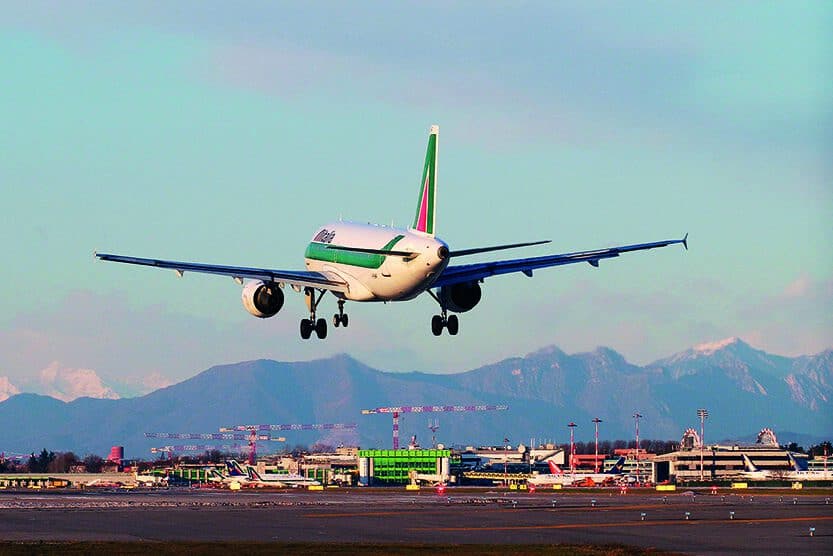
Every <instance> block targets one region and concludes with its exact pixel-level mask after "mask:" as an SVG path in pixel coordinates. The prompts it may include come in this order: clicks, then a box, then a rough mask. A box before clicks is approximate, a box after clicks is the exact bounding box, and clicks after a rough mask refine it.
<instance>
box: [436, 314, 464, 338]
mask: <svg viewBox="0 0 833 556" xmlns="http://www.w3.org/2000/svg"><path fill="white" fill-rule="evenodd" d="M446 313H447V312H446V311H445V309H443V312H442V314H441V315H434V316H433V317H431V332H433V333H434V336H439V335H440V334H442V333H443V328H446V329H448V333H449V334H451V335H452V336H456V335H457V332H458V331H459V330H460V321H458V320H457V315H447V314H446Z"/></svg>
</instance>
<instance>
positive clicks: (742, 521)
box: [408, 516, 833, 532]
mask: <svg viewBox="0 0 833 556" xmlns="http://www.w3.org/2000/svg"><path fill="white" fill-rule="evenodd" d="M831 520H833V516H816V517H770V518H762V519H731V520H730V519H701V520H688V521H686V520H684V519H675V520H673V521H624V522H620V523H559V524H553V525H498V526H495V527H409V528H408V530H409V531H447V532H453V531H528V530H534V529H588V528H604V527H632V526H634V525H638V526H642V527H645V526H653V525H714V524H716V523H720V524H728V523H733V524H749V523H786V522H796V521H831Z"/></svg>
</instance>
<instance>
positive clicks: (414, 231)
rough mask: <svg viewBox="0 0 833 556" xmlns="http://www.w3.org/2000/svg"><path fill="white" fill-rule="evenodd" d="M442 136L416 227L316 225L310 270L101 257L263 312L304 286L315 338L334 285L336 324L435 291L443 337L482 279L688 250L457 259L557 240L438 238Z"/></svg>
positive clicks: (428, 167)
mask: <svg viewBox="0 0 833 556" xmlns="http://www.w3.org/2000/svg"><path fill="white" fill-rule="evenodd" d="M438 137H439V127H438V126H436V125H434V126H431V130H430V132H429V136H428V150H427V152H426V155H425V164H424V167H423V172H422V181H421V182H420V189H419V202H418V204H417V210H416V216H415V217H414V222H413V226H412V227H411V228H408V229H404V228H401V229H400V228H394V227H388V226H380V225H372V224H356V223H350V222H341V221H339V222H332V223H329V224H325V225H324V226H322V227H320V228H318V229H317V230H316V232H315V234H314V235H313V237H312V241H311V242H310V243H309V245H307V248H306V252H305V255H304V256H305V263H306V270H303V271H294V270H276V269H270V268H252V267H238V266H225V265H214V264H205V263H191V262H182V261H167V260H159V259H147V258H139V257H131V256H124V255H113V254H105V253H96V255H95V256H96V257H97V258H98V259H100V260H102V261H113V262H119V263H127V264H135V265H144V266H155V267H158V268H165V269H171V270H173V271H175V272H176V274H177V275H178V276H182V275H183V273H185V272H201V273H206V274H218V275H221V276H230V277H231V278H233V279H234V280H235V281H236V282H237V283H238V284H240V285H242V286H243V293H242V297H243V307H244V308H245V309H246V310H247V311H248V312H249V313H251V314H252V315H254V316H255V317H258V318H269V317H273V316H275V315H276V314H277V313H278V312H279V311H280V310H281V308H282V307H283V303H284V294H283V291H282V290H283V288H284V286H285V285H286V284H288V285H290V286H291V287H292V289H293V290H295V291H296V292H299V293H300V292H303V294H304V297H305V300H306V304H307V309H308V311H309V318H304V319H301V325H300V331H301V337H302V338H303V339H308V338H309V337H310V336H311V335H312V333H313V332H315V334H316V336H318V338H320V339H324V338H326V337H327V321H326V320H324V319H323V318H317V317H316V315H317V314H318V313H317V311H318V305H319V303H320V302H321V299H322V298H323V296H324V294H325V293H327V292H330V293H332V294H333V295H334V296H335V297H336V298H337V300H338V313H336V314H335V315H333V325H334V326H336V327H338V326H344V327H345V328H346V327H347V325H348V324H349V320H348V317H347V314H346V313H345V312H344V303H345V302H346V301H382V302H388V301H407V300H410V299H414V298H415V297H417V296H419V295H420V294H422V293H426V292H427V293H428V295H430V296H431V297H432V298H434V300H435V301H436V302H437V304H438V305H439V307H440V312H439V314H437V315H434V316H433V318H432V319H431V331H432V333H433V334H434V335H435V336H439V335H440V334H442V331H443V329H444V328H445V329H446V330H448V333H449V334H451V335H452V336H453V335H455V334H457V332H458V330H459V321H458V318H457V315H456V314H451V315H449V314H448V313H449V311H451V312H452V313H464V312H466V311H470V310H471V309H473V308H474V307H475V306H476V305H477V304H478V303H479V302H480V299H481V295H482V293H481V289H480V284H481V283H483V281H484V280H485V279H486V278H488V277H491V276H497V275H500V274H510V273H515V272H521V273H523V274H525V275H526V276H529V277H532V273H533V271H535V270H537V269H540V268H547V267H552V266H561V265H567V264H573V263H581V262H586V263H589V264H590V265H592V266H594V267H598V266H599V261H601V260H602V259H610V258H613V257H618V256H619V255H621V254H623V253H629V252H631V251H642V250H647V249H655V248H658V247H665V246H668V245H674V244H677V243H681V244H682V245H683V246H684V247H685V248H686V249H688V242H687V240H688V234H686V235H685V237H683V238H682V239H673V240H664V241H656V242H653V243H639V244H634V245H624V246H620V247H609V248H606V249H594V250H591V251H577V252H573V253H563V254H558V255H545V256H540V257H530V258H523V259H505V260H499V261H491V262H482V263H474V264H464V265H450V264H449V263H450V262H451V261H452V260H453V259H457V258H460V257H465V256H469V255H475V254H479V253H488V252H492V251H501V250H506V249H513V248H517V247H526V246H530V245H539V244H542V243H549V240H545V241H531V242H524V243H513V244H506V245H496V246H491V247H475V248H471V249H458V250H455V249H451V248H449V246H448V244H447V243H446V242H445V241H443V240H441V239H439V238H438V237H436V231H437V225H436V201H437V152H438ZM244 280H247V281H246V282H244Z"/></svg>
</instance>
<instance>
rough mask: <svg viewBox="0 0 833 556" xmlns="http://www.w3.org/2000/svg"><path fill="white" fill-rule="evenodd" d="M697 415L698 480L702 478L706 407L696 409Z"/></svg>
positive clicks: (707, 413)
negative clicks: (698, 425) (698, 439)
mask: <svg viewBox="0 0 833 556" xmlns="http://www.w3.org/2000/svg"><path fill="white" fill-rule="evenodd" d="M697 416H698V417H699V418H700V480H701V481H702V480H703V471H704V470H703V447H704V445H705V440H706V439H705V435H706V418H707V417H708V416H709V412H708V410H707V409H704V408H700V409H698V410H697Z"/></svg>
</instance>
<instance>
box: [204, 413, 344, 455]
mask: <svg viewBox="0 0 833 556" xmlns="http://www.w3.org/2000/svg"><path fill="white" fill-rule="evenodd" d="M355 428H356V423H305V424H295V423H290V424H278V425H274V424H269V425H233V426H231V427H221V428H220V432H221V433H225V434H228V433H230V432H233V431H247V432H248V433H249V434H250V435H255V434H257V433H258V432H266V431H322V430H323V431H330V430H352V429H355ZM281 438H283V437H281ZM284 440H286V439H284ZM249 464H250V465H254V464H255V457H254V451H253V450H252V451H250V453H249Z"/></svg>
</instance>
